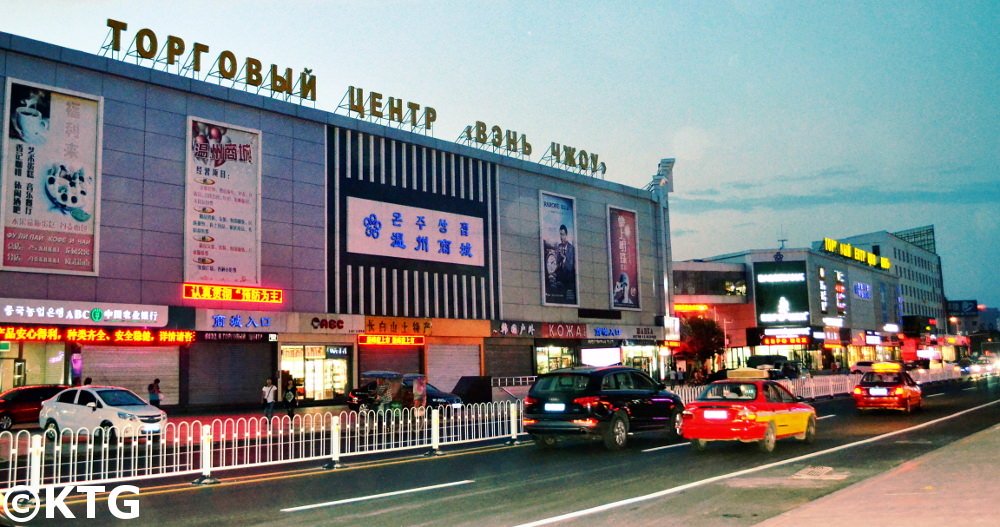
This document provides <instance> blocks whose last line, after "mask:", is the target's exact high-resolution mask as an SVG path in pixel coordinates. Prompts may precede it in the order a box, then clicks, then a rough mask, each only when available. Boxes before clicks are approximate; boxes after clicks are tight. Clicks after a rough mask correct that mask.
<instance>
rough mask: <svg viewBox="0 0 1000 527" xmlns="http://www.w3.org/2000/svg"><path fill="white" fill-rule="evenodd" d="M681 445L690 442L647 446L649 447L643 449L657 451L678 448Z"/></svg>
mask: <svg viewBox="0 0 1000 527" xmlns="http://www.w3.org/2000/svg"><path fill="white" fill-rule="evenodd" d="M679 446H688V443H686V442H685V443H674V444H672V445H666V446H658V447H654V448H647V449H645V450H643V452H656V451H657V450H666V449H668V448H677V447H679Z"/></svg>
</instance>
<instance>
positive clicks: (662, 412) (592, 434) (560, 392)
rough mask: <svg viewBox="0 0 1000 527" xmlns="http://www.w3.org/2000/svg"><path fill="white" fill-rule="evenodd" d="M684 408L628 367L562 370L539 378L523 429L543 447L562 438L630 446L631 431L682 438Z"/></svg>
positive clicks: (527, 404) (529, 399) (530, 395)
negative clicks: (627, 444)
mask: <svg viewBox="0 0 1000 527" xmlns="http://www.w3.org/2000/svg"><path fill="white" fill-rule="evenodd" d="M683 410H684V404H683V403H682V402H681V399H680V397H678V396H677V394H675V393H673V392H670V391H668V390H666V388H665V387H664V385H663V384H662V383H659V382H656V381H654V380H653V379H652V378H650V377H649V376H648V375H646V374H645V373H644V372H642V371H640V370H637V369H635V368H628V367H623V366H604V367H591V366H579V367H573V368H563V369H558V370H554V371H551V372H549V373H546V374H543V375H539V376H538V378H537V379H535V382H534V383H533V384H532V385H531V388H530V389H529V390H528V395H527V397H525V398H524V430H525V432H527V433H529V434H531V436H532V437H533V438H534V440H535V443H536V444H538V445H539V446H541V447H551V446H554V445H555V444H556V442H557V440H558V438H559V437H566V436H582V437H588V438H594V439H601V440H603V441H604V446H605V447H607V448H608V449H609V450H618V449H621V448H624V447H625V444H626V443H627V442H628V435H629V433H631V432H638V431H644V430H667V431H668V432H669V433H670V434H671V435H678V434H679V433H680V431H679V427H680V419H681V412H682V411H683Z"/></svg>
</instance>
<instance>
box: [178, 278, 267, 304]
mask: <svg viewBox="0 0 1000 527" xmlns="http://www.w3.org/2000/svg"><path fill="white" fill-rule="evenodd" d="M183 296H184V298H187V299H190V300H222V301H225V302H260V303H267V304H280V303H282V302H284V301H285V299H284V291H282V290H281V289H262V288H259V287H235V286H228V285H206V284H187V283H185V284H184V294H183Z"/></svg>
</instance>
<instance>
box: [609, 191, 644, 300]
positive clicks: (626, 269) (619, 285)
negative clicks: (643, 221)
mask: <svg viewBox="0 0 1000 527" xmlns="http://www.w3.org/2000/svg"><path fill="white" fill-rule="evenodd" d="M636 218H637V214H636V212H635V211H634V210H626V209H619V208H615V207H611V206H609V207H608V262H609V264H610V265H609V266H608V267H609V268H610V273H611V288H610V293H611V308H612V309H633V310H638V309H640V308H641V306H640V303H639V296H640V290H639V229H638V228H637V219H636Z"/></svg>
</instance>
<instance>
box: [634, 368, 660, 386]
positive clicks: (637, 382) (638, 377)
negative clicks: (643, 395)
mask: <svg viewBox="0 0 1000 527" xmlns="http://www.w3.org/2000/svg"><path fill="white" fill-rule="evenodd" d="M631 377H632V384H633V386H635V389H636V390H656V389H657V388H658V386H657V385H656V383H654V382H653V380H652V379H650V378H649V377H646V376H645V375H643V374H641V373H639V372H636V371H634V372H632V375H631Z"/></svg>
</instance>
